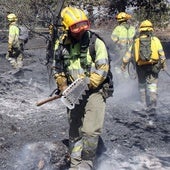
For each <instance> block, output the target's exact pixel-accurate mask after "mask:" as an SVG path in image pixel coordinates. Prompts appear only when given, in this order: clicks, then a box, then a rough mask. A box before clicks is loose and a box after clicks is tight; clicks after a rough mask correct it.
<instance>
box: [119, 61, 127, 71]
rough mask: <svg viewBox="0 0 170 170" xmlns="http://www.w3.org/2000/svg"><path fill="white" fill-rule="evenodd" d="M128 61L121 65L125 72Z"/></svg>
mask: <svg viewBox="0 0 170 170" xmlns="http://www.w3.org/2000/svg"><path fill="white" fill-rule="evenodd" d="M126 65H127V64H126V63H122V65H121V67H120V68H121V70H122V71H123V72H125V71H126Z"/></svg>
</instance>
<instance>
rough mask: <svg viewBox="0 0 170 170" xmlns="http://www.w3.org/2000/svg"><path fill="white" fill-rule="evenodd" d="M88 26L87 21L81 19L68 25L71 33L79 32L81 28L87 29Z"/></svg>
mask: <svg viewBox="0 0 170 170" xmlns="http://www.w3.org/2000/svg"><path fill="white" fill-rule="evenodd" d="M89 27H90V24H89V21H81V22H78V23H76V24H74V25H72V26H70V31H71V32H73V33H79V32H80V31H82V30H87V29H89Z"/></svg>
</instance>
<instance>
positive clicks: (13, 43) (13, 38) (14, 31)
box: [8, 22, 19, 48]
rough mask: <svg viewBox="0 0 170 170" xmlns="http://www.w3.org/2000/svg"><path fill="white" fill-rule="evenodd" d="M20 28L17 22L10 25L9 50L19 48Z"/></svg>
mask: <svg viewBox="0 0 170 170" xmlns="http://www.w3.org/2000/svg"><path fill="white" fill-rule="evenodd" d="M18 37H19V28H18V26H17V24H16V22H12V23H11V24H10V25H9V36H8V46H9V48H12V47H18V46H19V40H18Z"/></svg>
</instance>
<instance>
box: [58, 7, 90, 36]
mask: <svg viewBox="0 0 170 170" xmlns="http://www.w3.org/2000/svg"><path fill="white" fill-rule="evenodd" d="M61 18H62V24H63V25H64V26H65V29H66V30H69V29H70V30H71V31H72V32H75V33H76V32H79V31H81V30H87V29H89V27H90V24H89V21H88V18H87V16H86V14H85V13H84V12H83V11H82V10H80V9H78V8H74V7H71V6H69V7H66V8H64V9H63V10H62V11H61Z"/></svg>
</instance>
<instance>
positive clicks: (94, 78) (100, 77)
mask: <svg viewBox="0 0 170 170" xmlns="http://www.w3.org/2000/svg"><path fill="white" fill-rule="evenodd" d="M108 69H109V66H108V65H102V66H100V68H99V70H97V71H95V72H93V73H92V74H91V75H90V84H89V88H92V89H95V88H97V87H98V86H99V85H100V84H102V83H103V82H104V80H105V79H106V76H107V72H108Z"/></svg>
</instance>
